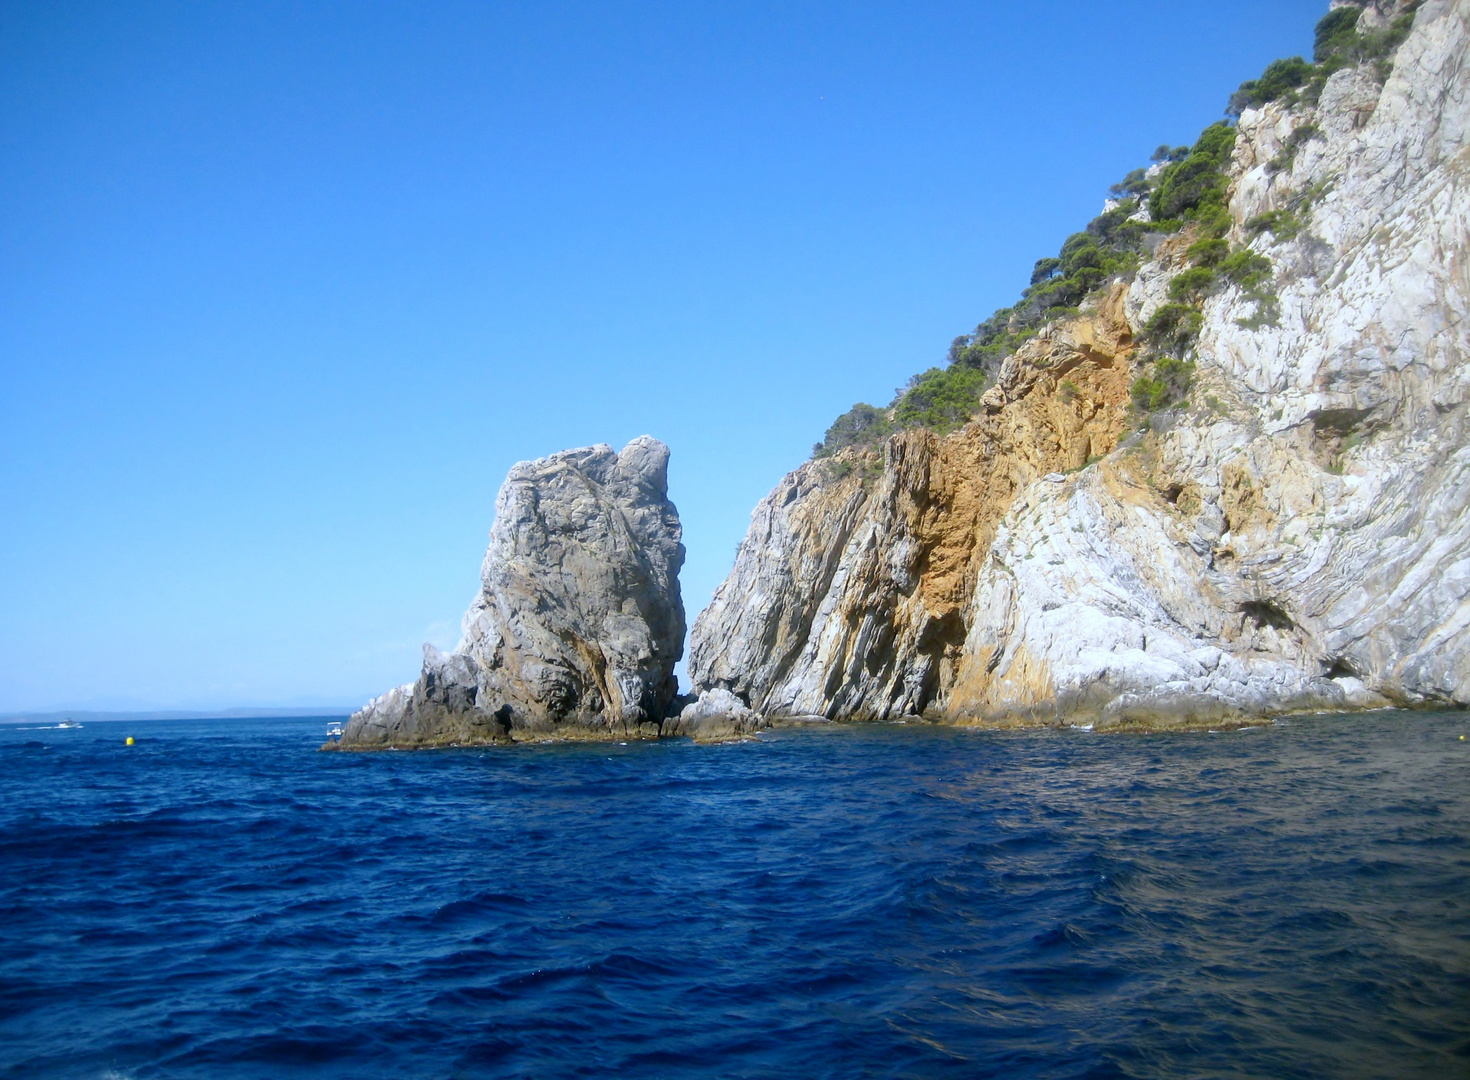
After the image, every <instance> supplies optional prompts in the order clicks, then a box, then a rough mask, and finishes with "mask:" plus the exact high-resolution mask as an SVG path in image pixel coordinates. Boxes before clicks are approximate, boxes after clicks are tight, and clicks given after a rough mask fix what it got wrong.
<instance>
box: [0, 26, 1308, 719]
mask: <svg viewBox="0 0 1470 1080" xmlns="http://www.w3.org/2000/svg"><path fill="white" fill-rule="evenodd" d="M1325 10H1326V3H1325V0H1238V2H1234V3H1229V4H1221V3H1218V2H1210V3H1205V2H1182V3H1181V2H1177V0H1176V2H1168V3H1166V2H1160V0H1142V2H1135V3H1131V4H1098V3H1092V2H1079V0H1065V2H1060V0H1059V2H1055V3H1050V4H1017V3H1014V2H1007V3H987V2H972V3H948V2H924V0H906V2H903V3H800V2H795V3H791V2H759V0H756V2H746V3H722V2H696V3H674V2H664V3H641V2H637V0H626V2H625V0H619V2H614V3H609V2H600V3H577V2H567V3H555V2H548V3H539V2H538V3H532V2H526V3H516V4H505V3H500V4H496V3H455V2H448V0H446V2H439V3H431V4H424V3H374V2H369V0H352V2H343V3H273V2H268V0H252V2H251V3H199V2H172V3H169V2H143V3H118V2H109V3H88V2H66V3H57V2H55V0H42V2H28V0H3V2H0V208H3V209H0V407H3V422H0V495H3V500H4V502H3V505H4V511H3V515H0V522H3V525H0V711H11V710H24V709H39V708H43V707H52V706H54V707H81V706H90V707H95V708H127V707H150V708H151V707H185V708H208V707H223V706H236V705H296V704H323V703H347V704H353V703H357V702H359V701H361V700H363V699H365V698H366V697H368V696H369V695H372V694H375V693H378V692H380V691H382V690H384V689H386V688H387V687H389V686H391V685H394V684H396V683H399V682H403V681H406V680H408V679H411V678H413V677H414V676H415V675H416V673H417V671H418V662H419V647H420V643H421V642H422V641H424V640H431V641H434V642H436V643H438V644H440V645H441V646H448V645H451V644H453V642H454V640H455V639H456V638H457V632H458V622H459V617H460V615H461V613H462V612H463V611H464V609H465V607H466V606H467V604H468V602H469V600H470V598H471V596H472V595H473V594H474V592H475V590H476V588H477V584H478V574H479V565H480V558H481V555H482V554H483V550H484V545H485V538H486V533H487V531H488V529H489V527H490V521H491V516H492V509H493V504H494V498H495V493H496V490H497V489H498V487H499V485H500V481H501V480H502V479H503V477H504V476H505V472H506V470H507V468H509V466H510V465H511V464H512V463H514V462H515V461H518V460H522V459H526V458H532V457H538V456H541V455H544V454H547V453H550V452H552V451H555V450H560V449H564V448H567V447H573V446H585V445H588V444H591V443H598V442H609V443H612V444H613V445H614V446H620V445H622V444H623V443H624V442H625V441H626V440H628V439H629V438H631V437H633V436H635V435H639V434H643V433H645V432H646V433H649V434H653V435H656V436H658V437H659V438H661V439H663V440H664V441H666V442H667V443H668V444H669V445H670V447H671V448H672V450H673V461H672V464H671V469H670V484H671V488H672V492H671V493H672V496H673V498H674V500H675V502H676V503H677V504H678V506H679V510H680V513H681V515H682V517H683V520H684V527H685V543H686V544H687V546H688V548H689V561H688V564H687V566H686V569H685V573H684V577H683V581H684V595H685V598H686V607H687V608H688V612H689V616H690V619H691V621H692V619H693V617H694V615H695V614H696V613H697V612H698V611H699V610H700V608H702V607H703V606H704V604H705V603H706V602H707V601H708V599H709V596H710V594H711V592H712V591H713V589H714V587H715V586H716V585H717V584H718V582H719V581H720V579H721V578H722V577H723V576H724V574H725V573H726V571H727V570H728V569H729V564H730V561H731V558H732V556H733V553H734V549H735V545H736V543H737V542H738V541H739V539H740V537H741V536H742V535H743V533H744V530H745V527H746V524H747V521H748V517H749V514H750V510H751V508H752V507H753V506H754V504H755V502H756V501H757V500H758V499H759V498H760V497H761V496H762V495H763V494H765V492H766V491H767V490H768V489H769V488H770V487H771V486H772V485H773V484H774V483H775V481H776V480H777V479H778V478H779V477H780V476H781V475H782V474H783V473H784V472H786V471H787V470H789V469H791V468H794V467H796V466H797V465H799V464H800V463H801V462H802V461H803V460H804V459H805V458H806V456H807V454H808V452H809V451H810V448H811V444H812V443H813V442H814V441H815V440H817V439H819V438H820V437H821V435H822V433H823V431H824V430H825V428H826V426H827V424H828V423H829V422H830V421H831V419H832V418H833V417H834V416H835V415H836V414H838V413H840V412H841V411H843V410H844V409H846V408H847V407H848V406H850V405H851V404H852V403H853V402H854V401H857V400H868V401H872V402H875V403H879V404H882V403H886V402H887V401H888V399H889V398H890V397H891V396H892V393H893V390H894V388H895V387H896V386H898V385H899V384H901V383H902V382H903V381H904V380H905V379H906V378H907V376H909V375H910V374H912V373H913V372H915V371H918V370H921V369H923V368H925V367H929V366H931V365H933V364H935V363H939V362H941V359H942V356H943V353H944V350H945V348H946V346H947V344H948V342H949V340H950V338H952V337H953V336H954V335H955V334H958V333H962V332H964V331H966V330H968V329H969V328H971V327H973V326H974V324H975V323H976V322H977V321H978V320H980V319H981V318H983V317H984V316H985V315H987V314H989V312H990V311H991V310H992V309H994V308H995V307H997V306H1000V305H1003V304H1007V303H1010V302H1011V301H1012V300H1013V299H1014V297H1015V296H1016V294H1017V293H1018V291H1019V289H1020V288H1021V287H1022V286H1024V285H1025V283H1026V280H1027V277H1028V274H1029V271H1030V267H1031V264H1032V262H1033V261H1034V260H1035V259H1037V258H1038V257H1040V256H1043V255H1048V254H1052V253H1054V252H1055V250H1056V248H1057V246H1058V245H1059V243H1060V242H1061V240H1062V239H1063V238H1064V237H1065V236H1066V235H1067V234H1068V233H1070V232H1072V231H1074V230H1076V229H1078V228H1080V227H1081V226H1082V225H1083V224H1085V223H1086V222H1087V221H1088V219H1089V218H1091V217H1092V216H1093V215H1094V214H1095V213H1096V212H1097V211H1098V209H1099V206H1100V203H1101V201H1102V198H1103V196H1104V194H1105V192H1106V189H1107V187H1108V185H1109V184H1110V183H1112V182H1113V181H1115V180H1117V179H1119V178H1121V177H1122V175H1123V174H1124V173H1126V172H1127V171H1128V170H1129V169H1130V168H1133V167H1135V166H1137V165H1139V164H1143V163H1145V162H1146V161H1147V158H1148V156H1149V153H1150V152H1151V151H1152V150H1153V148H1154V147H1155V146H1156V145H1158V144H1159V143H1161V142H1169V143H1181V142H1188V141H1192V140H1193V138H1194V136H1195V135H1196V134H1197V133H1198V132H1199V131H1200V129H1201V128H1203V127H1204V126H1205V125H1206V124H1208V123H1210V122H1212V121H1213V120H1215V119H1217V118H1218V117H1219V116H1220V113H1221V109H1222V107H1223V105H1224V103H1225V99H1226V97H1227V96H1228V94H1229V93H1230V91H1231V90H1232V89H1233V88H1234V87H1235V86H1236V85H1237V84H1238V83H1240V82H1241V81H1242V80H1243V79H1246V78H1250V77H1253V76H1255V75H1256V74H1258V73H1259V72H1260V71H1261V69H1262V68H1263V67H1264V66H1265V65H1266V63H1267V62H1268V61H1270V60H1272V59H1274V58H1276V57H1278V56H1283V55H1289V54H1293V53H1309V52H1310V48H1311V29H1312V25H1313V23H1314V22H1315V21H1316V19H1317V18H1318V17H1319V16H1320V15H1322V14H1323V13H1324V12H1325Z"/></svg>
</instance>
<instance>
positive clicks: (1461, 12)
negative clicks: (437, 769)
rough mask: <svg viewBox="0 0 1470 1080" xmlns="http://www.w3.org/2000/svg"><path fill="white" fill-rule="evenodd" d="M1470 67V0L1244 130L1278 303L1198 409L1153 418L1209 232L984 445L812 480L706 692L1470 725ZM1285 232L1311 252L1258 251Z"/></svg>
mask: <svg viewBox="0 0 1470 1080" xmlns="http://www.w3.org/2000/svg"><path fill="white" fill-rule="evenodd" d="M1379 7H1381V8H1382V10H1381V11H1380V10H1379V8H1378V7H1375V8H1371V9H1370V11H1369V13H1368V16H1371V17H1373V18H1379V19H1383V18H1388V17H1390V16H1391V15H1393V14H1396V13H1397V11H1398V9H1400V8H1402V7H1403V5H1402V4H1400V5H1397V6H1394V5H1392V4H1389V5H1386V6H1385V5H1379ZM1365 17H1367V16H1365ZM1467 58H1470V0H1430V2H1428V3H1425V4H1424V5H1423V6H1422V7H1420V8H1419V10H1418V13H1417V16H1416V18H1415V21H1414V26H1413V30H1412V32H1411V34H1410V36H1409V38H1408V40H1407V41H1406V42H1405V43H1404V44H1403V45H1402V46H1400V48H1399V50H1398V53H1397V55H1396V56H1395V57H1394V63H1393V67H1392V72H1391V74H1389V75H1388V77H1387V80H1386V82H1385V83H1383V84H1381V85H1380V82H1379V76H1377V75H1376V74H1375V72H1374V71H1373V69H1372V66H1371V65H1363V66H1360V67H1357V68H1347V69H1344V70H1342V71H1339V72H1337V73H1336V74H1334V75H1333V76H1332V77H1331V78H1330V79H1329V80H1328V82H1327V84H1326V86H1325V88H1324V89H1323V91H1322V93H1321V95H1320V98H1319V100H1318V102H1317V104H1316V105H1309V104H1306V103H1304V102H1303V103H1296V104H1293V105H1291V106H1289V107H1288V106H1285V105H1281V104H1277V103H1273V104H1270V105H1267V106H1265V107H1264V108H1261V109H1257V110H1249V111H1246V112H1245V113H1244V115H1242V117H1241V119H1240V123H1239V132H1238V136H1237V140H1236V144H1235V149H1234V152H1233V153H1234V156H1233V160H1232V164H1231V167H1230V170H1229V176H1230V181H1231V203H1230V210H1231V215H1232V218H1233V220H1234V222H1235V226H1234V228H1233V230H1232V233H1231V235H1230V237H1229V239H1230V240H1231V242H1232V243H1233V244H1236V245H1247V246H1249V247H1250V248H1251V249H1252V250H1254V251H1255V252H1257V253H1258V254H1260V255H1263V256H1265V257H1267V258H1269V259H1270V261H1271V265H1272V271H1273V275H1272V281H1271V286H1270V288H1271V290H1272V294H1271V295H1270V296H1269V297H1268V298H1265V299H1263V294H1262V293H1261V292H1260V291H1259V290H1256V291H1255V292H1254V294H1253V293H1252V292H1251V291H1249V290H1246V289H1243V288H1241V287H1237V286H1230V287H1228V288H1225V289H1224V290H1223V291H1220V292H1218V293H1216V294H1215V295H1213V296H1211V297H1210V298H1209V299H1208V300H1207V301H1206V302H1205V304H1204V307H1203V327H1202V329H1201V331H1200V334H1199V337H1198V341H1197V345H1196V349H1195V359H1196V361H1197V365H1198V367H1197V372H1196V384H1195V386H1194V388H1193V390H1192V391H1191V393H1190V399H1191V400H1190V405H1189V407H1187V408H1185V409H1183V410H1181V411H1176V412H1174V413H1170V414H1168V415H1165V416H1156V417H1154V419H1153V422H1152V424H1151V425H1150V426H1148V427H1147V429H1146V430H1138V426H1139V417H1138V416H1137V415H1136V414H1133V415H1130V413H1129V411H1128V387H1129V385H1130V382H1131V381H1132V379H1133V377H1134V375H1135V371H1134V367H1135V360H1136V358H1137V352H1136V349H1135V343H1134V339H1135V335H1136V334H1137V332H1138V330H1139V328H1141V327H1143V326H1144V325H1145V323H1147V321H1148V320H1149V318H1150V317H1151V316H1152V315H1153V313H1154V312H1155V311H1156V310H1157V309H1158V308H1159V306H1160V305H1161V304H1163V303H1165V302H1166V301H1167V298H1168V286H1169V283H1170V281H1171V280H1172V279H1173V278H1174V277H1175V276H1176V275H1177V274H1178V273H1179V272H1180V271H1181V270H1183V269H1184V268H1185V267H1186V266H1187V262H1186V260H1185V258H1184V254H1183V253H1184V249H1185V248H1186V247H1187V245H1188V244H1189V242H1190V240H1191V239H1192V238H1191V237H1190V236H1189V235H1188V233H1187V232H1186V234H1184V235H1181V236H1177V237H1173V238H1170V239H1168V240H1165V241H1164V242H1163V243H1162V244H1161V245H1160V246H1159V247H1158V249H1157V250H1156V251H1155V253H1154V254H1153V256H1152V257H1151V258H1150V260H1149V261H1147V262H1146V264H1145V265H1144V266H1142V267H1141V268H1140V269H1139V270H1138V272H1137V273H1136V274H1135V275H1133V276H1132V278H1131V280H1129V281H1127V282H1119V283H1117V284H1116V285H1115V286H1114V288H1113V291H1112V292H1111V293H1110V294H1108V295H1107V297H1106V298H1105V299H1104V300H1102V301H1101V302H1099V303H1096V304H1095V305H1094V307H1093V309H1092V310H1087V309H1084V312H1083V314H1082V316H1081V317H1079V318H1078V319H1076V320H1075V321H1072V322H1070V323H1067V324H1064V325H1057V326H1054V327H1052V328H1051V329H1050V330H1049V331H1047V332H1045V333H1043V334H1042V335H1041V336H1040V337H1039V338H1037V339H1034V340H1033V341H1031V342H1029V343H1028V344H1027V345H1026V346H1025V347H1024V348H1022V349H1021V351H1020V352H1018V353H1017V354H1016V355H1014V356H1012V357H1011V358H1010V359H1008V360H1007V361H1006V362H1005V363H1004V365H1003V366H1002V369H1001V370H1000V372H999V376H998V378H997V380H996V384H995V385H994V386H993V387H992V388H991V389H990V390H989V391H988V392H987V393H986V395H985V397H984V399H983V403H984V410H983V414H982V415H980V416H978V417H977V418H976V419H975V420H973V421H972V422H971V423H969V424H968V425H967V426H966V427H965V428H964V429H963V430H961V431H959V432H956V433H954V434H952V435H949V436H948V437H945V438H939V437H936V436H934V435H932V434H930V433H927V432H922V431H914V432H907V433H903V434H900V435H897V436H894V437H893V438H891V439H890V440H889V441H888V442H887V444H886V445H885V446H884V448H883V449H882V452H881V455H879V454H874V453H872V452H869V453H862V452H858V451H854V450H849V451H844V452H843V453H841V454H839V455H838V456H837V457H836V458H832V459H825V460H817V461H812V462H809V463H807V464H806V465H804V466H802V467H801V468H800V469H797V470H796V471H795V472H793V473H791V474H790V475H788V476H787V477H786V478H785V479H784V480H782V481H781V483H780V484H779V485H778V486H777V488H776V490H775V491H773V492H772V493H771V494H770V495H769V496H767V497H766V498H765V499H764V500H762V502H761V503H760V505H759V506H757V507H756V510H755V512H754V514H753V516H752V521H751V528H750V531H749V533H748V534H747V536H746V539H745V541H744V543H743V544H742V546H741V549H740V552H739V554H738V556H737V558H736V562H735V566H734V569H733V570H732V571H731V574H730V576H729V578H728V579H727V580H726V581H725V583H724V584H723V585H722V586H721V587H720V589H719V590H718V592H717V593H716V595H715V598H714V601H713V602H712V603H711V605H710V606H709V607H708V608H707V609H706V610H705V611H704V612H703V613H702V614H701V615H700V616H699V618H698V620H696V623H695V626H694V632H693V635H692V641H691V656H690V674H691V678H692V679H693V682H694V684H695V687H696V689H712V688H721V689H725V690H729V691H731V692H732V693H734V694H736V695H738V696H739V697H740V698H741V699H742V700H743V701H745V702H746V703H748V704H749V705H750V706H751V707H752V708H753V709H755V710H756V711H757V712H759V713H763V714H766V715H768V716H782V715H804V714H821V715H824V716H828V717H832V718H872V719H881V718H890V717H894V716H898V715H905V714H917V713H922V714H926V715H930V716H936V717H943V718H948V719H952V720H959V721H965V720H971V721H977V722H986V723H1011V722H1026V723H1036V722H1044V723H1057V722H1071V723H1100V724H1103V725H1113V724H1128V723H1150V724H1154V723H1162V724H1172V723H1215V722H1220V721H1221V720H1228V719H1230V718H1238V717H1247V716H1256V715H1262V714H1267V713H1272V712H1276V711H1283V710H1292V709H1313V708H1332V709H1339V708H1366V707H1374V706H1378V705H1385V704H1390V703H1400V704H1412V703H1430V702H1444V703H1455V704H1466V703H1470V633H1467V627H1470V505H1467V504H1470V446H1467V444H1466V438H1465V436H1466V427H1465V425H1466V399H1467V384H1470V368H1467V366H1466V357H1467V352H1470V321H1467V320H1466V314H1467V308H1470V149H1467V137H1466V136H1467V129H1470V60H1467ZM1287 150H1290V153H1287V152H1286V151H1287ZM1273 211H1288V212H1289V213H1291V214H1292V215H1293V217H1294V219H1299V220H1300V223H1301V227H1300V231H1298V232H1295V233H1292V230H1289V229H1286V228H1279V229H1278V230H1277V231H1271V230H1263V229H1260V228H1259V227H1256V228H1247V223H1251V222H1256V223H1259V222H1260V221H1261V220H1262V219H1263V215H1269V214H1271V213H1272V212H1273ZM1263 309H1264V310H1263Z"/></svg>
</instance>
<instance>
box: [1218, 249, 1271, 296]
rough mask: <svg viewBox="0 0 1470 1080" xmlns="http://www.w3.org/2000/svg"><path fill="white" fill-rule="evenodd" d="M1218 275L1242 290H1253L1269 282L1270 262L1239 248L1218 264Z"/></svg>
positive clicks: (1261, 256)
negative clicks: (1221, 275) (1223, 276)
mask: <svg viewBox="0 0 1470 1080" xmlns="http://www.w3.org/2000/svg"><path fill="white" fill-rule="evenodd" d="M1219 269H1220V273H1221V274H1223V275H1225V277H1226V278H1227V279H1228V280H1230V281H1232V282H1234V283H1235V284H1236V285H1239V286H1240V287H1241V288H1243V289H1254V288H1258V287H1259V286H1261V285H1264V284H1265V283H1266V282H1267V281H1269V280H1271V260H1270V259H1268V258H1266V257H1265V256H1264V255H1257V254H1256V253H1255V252H1254V251H1251V250H1250V249H1249V248H1241V249H1240V250H1239V251H1236V252H1234V253H1232V254H1230V255H1228V256H1226V257H1225V258H1224V259H1223V260H1221V262H1220V267H1219Z"/></svg>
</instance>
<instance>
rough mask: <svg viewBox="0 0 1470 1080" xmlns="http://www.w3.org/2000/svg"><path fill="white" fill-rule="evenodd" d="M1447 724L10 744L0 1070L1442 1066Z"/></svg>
mask: <svg viewBox="0 0 1470 1080" xmlns="http://www.w3.org/2000/svg"><path fill="white" fill-rule="evenodd" d="M1466 735H1470V717H1467V715H1466V714H1463V713H1433V712H1380V713H1372V714H1366V715H1358V716H1315V717H1293V718H1289V719H1282V720H1279V721H1277V722H1275V723H1272V724H1269V725H1265V726H1261V727H1256V728H1249V729H1245V730H1241V731H1232V732H1214V733H1211V732H1198V733H1189V734H1157V735H1139V734H1104V733H1098V732H1088V731H1077V730H1048V731H976V730H965V729H957V728H952V727H940V726H935V725H929V724H923V723H910V724H890V725H861V724H859V725H824V726H818V727H809V728H793V729H785V730H778V731H772V732H768V733H766V734H764V735H762V736H761V737H760V738H758V739H754V740H751V741H747V742H739V743H731V744H727V745H695V744H693V743H690V742H687V741H683V740H667V741H662V742H636V741H634V742H629V743H627V744H623V743H616V742H614V743H609V744H583V745H543V746H517V747H513V748H479V749H463V750H456V749H448V750H427V751H412V752H382V753H321V752H319V750H318V748H319V747H320V746H321V744H322V743H323V741H324V739H325V722H324V721H323V720H322V719H320V718H300V719H256V720H197V721H187V720H171V721H153V722H130V723H120V722H91V723H86V724H85V725H84V726H83V727H82V728H80V729H70V730H62V729H57V728H55V727H50V726H45V725H37V724H29V725H28V724H10V725H5V726H3V727H0V1077H7V1078H8V1077H25V1078H27V1080H32V1078H50V1077H58V1078H62V1077H64V1078H93V1080H123V1078H135V1080H144V1078H150V1080H151V1078H165V1077H168V1078H175V1077H176V1078H181V1080H183V1078H188V1080H194V1078H201V1080H202V1078H209V1080H220V1078H255V1077H262V1078H264V1077H269V1078H278V1077H313V1078H339V1077H340V1078H353V1080H362V1078H373V1077H384V1078H395V1080H412V1078H418V1077H436V1078H437V1077H465V1078H469V1077H537V1078H541V1077H581V1076H595V1077H614V1076H615V1077H675V1078H678V1077H770V1078H777V1077H779V1078H783V1080H784V1078H792V1077H797V1078H809V1077H810V1078H820V1077H842V1078H846V1077H1038V1078H1040V1077H1057V1078H1060V1077H1098V1078H1102V1077H1169V1078H1178V1077H1210V1078H1219V1077H1269V1078H1272V1080H1282V1078H1288V1077H1394V1078H1405V1077H1424V1078H1427V1080H1428V1078H1432V1080H1444V1078H1454V1077H1466V1076H1470V741H1462V736H1466ZM130 736H131V737H132V738H133V739H134V744H133V745H131V746H129V745H127V744H126V738H127V737H130Z"/></svg>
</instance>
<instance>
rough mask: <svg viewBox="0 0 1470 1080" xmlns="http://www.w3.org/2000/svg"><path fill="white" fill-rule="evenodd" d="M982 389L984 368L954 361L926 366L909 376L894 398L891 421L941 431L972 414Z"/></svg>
mask: <svg viewBox="0 0 1470 1080" xmlns="http://www.w3.org/2000/svg"><path fill="white" fill-rule="evenodd" d="M984 389H985V374H984V372H981V371H976V370H975V369H973V368H968V367H963V366H956V365H951V366H950V367H947V368H930V369H929V370H928V371H926V372H924V373H923V374H922V375H915V376H914V377H913V378H912V379H910V380H909V385H908V386H907V387H906V388H905V390H904V392H903V393H902V395H900V396H899V398H898V400H897V401H896V402H894V406H893V419H894V422H895V423H896V424H897V425H898V426H899V427H905V428H913V427H926V428H930V429H931V430H933V431H936V432H938V433H939V434H941V435H943V434H945V433H946V432H949V431H952V430H954V429H955V428H957V427H960V426H961V425H962V424H964V423H965V421H967V420H969V419H970V417H971V416H973V415H974V414H975V410H976V409H978V408H979V407H980V394H981V393H982V392H983V391H984Z"/></svg>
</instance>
